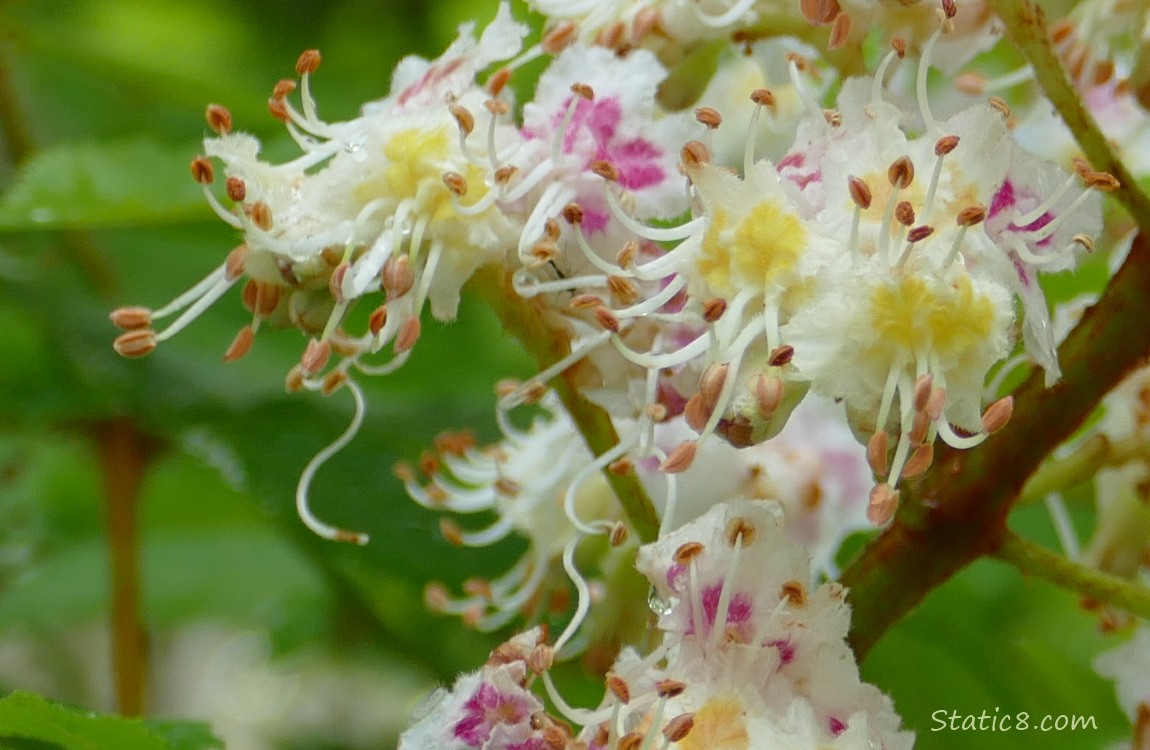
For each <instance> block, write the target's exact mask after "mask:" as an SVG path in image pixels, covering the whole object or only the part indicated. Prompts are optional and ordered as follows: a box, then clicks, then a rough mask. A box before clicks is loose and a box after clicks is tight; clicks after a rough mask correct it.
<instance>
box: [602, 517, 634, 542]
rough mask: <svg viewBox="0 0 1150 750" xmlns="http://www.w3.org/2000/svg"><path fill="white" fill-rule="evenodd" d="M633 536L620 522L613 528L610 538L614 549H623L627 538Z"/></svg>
mask: <svg viewBox="0 0 1150 750" xmlns="http://www.w3.org/2000/svg"><path fill="white" fill-rule="evenodd" d="M630 535H631V531H630V529H628V528H627V525H626V524H625V523H623V522H622V521H619V522H618V523H616V524H615V525H614V526H612V527H611V534H610V536H609V537H608V539H609V541H610V542H611V546H612V547H621V546H623V544H625V543H626V541H627V538H628V537H629V536H630Z"/></svg>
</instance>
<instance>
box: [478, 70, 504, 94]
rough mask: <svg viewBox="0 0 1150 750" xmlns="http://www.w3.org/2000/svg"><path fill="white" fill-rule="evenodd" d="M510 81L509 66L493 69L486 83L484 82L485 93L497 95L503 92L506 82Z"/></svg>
mask: <svg viewBox="0 0 1150 750" xmlns="http://www.w3.org/2000/svg"><path fill="white" fill-rule="evenodd" d="M510 82H511V68H500V69H499V70H497V71H495V72H494V73H493V74H492V75H491V77H490V78H488V79H487V83H485V84H484V88H486V89H487V93H489V94H491V95H492V96H499V95H500V94H501V93H503V89H505V88H507V84H508V83H510Z"/></svg>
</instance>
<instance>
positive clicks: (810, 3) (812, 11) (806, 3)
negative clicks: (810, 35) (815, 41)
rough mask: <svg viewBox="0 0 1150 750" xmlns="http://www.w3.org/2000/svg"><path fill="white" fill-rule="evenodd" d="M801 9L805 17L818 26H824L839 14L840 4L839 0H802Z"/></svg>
mask: <svg viewBox="0 0 1150 750" xmlns="http://www.w3.org/2000/svg"><path fill="white" fill-rule="evenodd" d="M799 10H801V11H802V14H803V18H805V19H807V20H808V21H810V22H811V23H813V24H815V25H816V26H823V25H825V24H828V23H830V22H831V19H833V18H834V17H835V16H836V15H838V12H839V4H838V2H837V0H801V2H800V3H799Z"/></svg>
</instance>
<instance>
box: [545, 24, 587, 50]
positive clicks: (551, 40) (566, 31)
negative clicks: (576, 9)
mask: <svg viewBox="0 0 1150 750" xmlns="http://www.w3.org/2000/svg"><path fill="white" fill-rule="evenodd" d="M578 31H579V24H577V23H575V22H574V21H561V22H560V23H557V24H556V25H555V26H553V27H552V28H551V29H550V30H549V31H548V32H547V33H546V34H544V35H543V39H542V40H540V42H539V46H540V47H541V48H542V49H543V51H544V52H546V53H547V54H549V55H557V54H559V53H560V52H562V51H563V50H565V49H567V47H569V46H571V44H573V43H574V42H575V40H576V39H577V38H578Z"/></svg>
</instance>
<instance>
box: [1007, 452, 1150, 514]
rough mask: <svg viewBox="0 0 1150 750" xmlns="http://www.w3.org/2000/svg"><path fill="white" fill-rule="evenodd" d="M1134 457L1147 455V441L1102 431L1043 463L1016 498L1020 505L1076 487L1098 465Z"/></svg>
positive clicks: (1087, 478) (1095, 470) (1097, 468)
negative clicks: (1066, 453)
mask: <svg viewBox="0 0 1150 750" xmlns="http://www.w3.org/2000/svg"><path fill="white" fill-rule="evenodd" d="M1134 459H1142V460H1147V459H1150V444H1147V442H1146V441H1145V440H1143V439H1142V438H1141V437H1139V436H1133V437H1128V438H1124V439H1122V440H1110V439H1109V438H1107V437H1106V436H1105V435H1095V436H1094V437H1092V438H1090V439H1089V440H1087V441H1086V442H1084V443H1083V444H1082V445H1080V446H1079V447H1078V449H1077V450H1075V451H1074V452H1073V453H1071V454H1070V455H1069V456H1066V457H1065V458H1060V459H1051V460H1049V461H1047V462H1046V463H1044V464H1043V465H1042V466H1041V468H1039V469H1038V471H1036V472H1034V476H1032V477H1031V478H1030V479H1029V480H1028V481H1027V482H1026V484H1025V485H1024V486H1023V488H1022V496H1021V497H1020V498H1019V500H1018V502H1019V504H1020V505H1021V504H1026V503H1035V502H1038V501H1040V500H1042V499H1043V498H1045V497H1046V496H1047V495H1049V494H1050V493H1051V492H1062V491H1064V490H1069V489H1073V488H1074V487H1077V486H1078V485H1080V484H1082V483H1084V482H1086V481H1088V480H1089V479H1091V478H1092V477H1093V476H1094V475H1095V474H1097V473H1098V470H1099V469H1103V468H1106V467H1107V466H1121V465H1122V464H1125V463H1128V462H1130V461H1133V460H1134Z"/></svg>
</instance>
